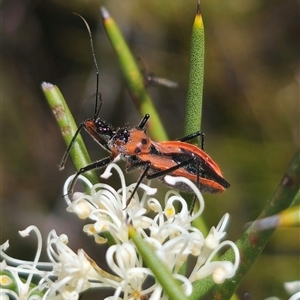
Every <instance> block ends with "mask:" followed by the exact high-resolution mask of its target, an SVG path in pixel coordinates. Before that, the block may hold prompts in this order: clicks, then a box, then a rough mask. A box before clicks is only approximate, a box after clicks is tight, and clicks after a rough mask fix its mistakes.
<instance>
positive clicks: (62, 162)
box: [59, 123, 84, 170]
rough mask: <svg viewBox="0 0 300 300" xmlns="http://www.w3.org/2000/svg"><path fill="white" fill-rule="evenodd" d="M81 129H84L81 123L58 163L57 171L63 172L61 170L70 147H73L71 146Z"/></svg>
mask: <svg viewBox="0 0 300 300" xmlns="http://www.w3.org/2000/svg"><path fill="white" fill-rule="evenodd" d="M83 127H84V123H81V124H80V125H79V126H78V128H77V130H76V132H75V134H74V136H73V137H72V140H71V142H70V144H69V146H68V147H67V150H66V152H65V153H64V156H63V158H62V160H61V162H60V164H59V169H60V170H63V169H64V167H65V163H66V160H67V158H68V156H69V154H70V152H71V149H72V147H73V145H74V142H75V140H76V137H77V135H78V134H79V133H80V131H81V129H82V128H83Z"/></svg>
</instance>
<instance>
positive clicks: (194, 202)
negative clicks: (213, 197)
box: [189, 160, 200, 215]
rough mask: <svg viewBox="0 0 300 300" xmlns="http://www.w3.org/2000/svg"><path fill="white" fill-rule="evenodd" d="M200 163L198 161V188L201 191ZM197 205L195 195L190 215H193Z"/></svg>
mask: <svg viewBox="0 0 300 300" xmlns="http://www.w3.org/2000/svg"><path fill="white" fill-rule="evenodd" d="M199 170H200V162H199V160H197V188H198V190H199V191H200V171H199ZM195 204H196V195H195V194H194V197H193V201H192V203H191V207H190V211H189V214H190V215H192V213H193V211H194V208H195Z"/></svg>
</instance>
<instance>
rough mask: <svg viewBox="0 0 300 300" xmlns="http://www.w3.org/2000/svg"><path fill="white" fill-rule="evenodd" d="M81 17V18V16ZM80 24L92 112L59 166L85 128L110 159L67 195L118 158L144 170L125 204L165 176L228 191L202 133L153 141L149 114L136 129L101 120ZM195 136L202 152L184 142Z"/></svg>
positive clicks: (100, 162) (204, 188)
mask: <svg viewBox="0 0 300 300" xmlns="http://www.w3.org/2000/svg"><path fill="white" fill-rule="evenodd" d="M80 17H81V16H80ZM81 18H82V19H83V17H81ZM83 21H84V22H85V24H86V26H87V29H88V32H89V35H90V42H91V48H92V52H93V59H94V65H95V67H96V74H97V86H96V88H97V90H96V99H95V110H94V116H93V118H92V119H87V120H86V121H84V122H83V123H81V124H80V125H79V127H78V129H77V131H76V133H75V135H74V137H73V139H72V141H71V142H70V144H69V146H68V148H67V150H66V152H65V154H64V156H63V159H62V162H61V164H60V167H61V169H62V168H63V167H64V164H65V162H66V159H67V157H68V154H69V152H70V150H71V148H72V145H73V144H74V141H75V139H76V137H77V135H78V134H79V132H80V131H81V129H82V128H84V129H85V130H86V131H87V132H88V133H89V135H91V136H92V137H93V139H94V140H95V141H96V142H97V143H98V144H99V145H100V146H101V147H103V148H104V149H105V150H107V151H108V152H110V156H108V157H106V158H103V159H101V160H98V161H95V162H93V163H91V164H89V165H87V166H85V167H83V168H81V169H80V170H79V171H78V172H77V173H76V175H75V177H74V179H73V181H72V182H71V184H70V188H69V191H68V192H69V193H72V192H73V188H74V185H75V183H76V181H77V178H78V176H79V175H80V174H82V173H85V172H87V171H90V170H93V169H99V168H103V167H105V166H107V165H108V164H110V163H111V162H113V161H114V160H115V159H117V158H119V157H120V158H121V159H123V160H125V161H126V162H127V165H126V170H127V171H131V170H134V169H137V168H139V169H142V170H143V171H142V174H141V175H140V178H139V180H138V182H137V184H136V186H135V188H134V190H133V191H132V193H131V196H130V197H129V199H128V200H127V205H128V204H129V202H130V200H131V198H132V197H133V195H134V193H135V192H136V190H137V189H138V186H139V184H140V183H141V181H142V180H143V179H144V178H147V179H154V178H157V179H159V180H161V181H162V182H164V183H165V184H167V183H166V182H165V181H164V176H165V175H167V174H169V175H172V176H184V177H186V178H188V179H190V180H191V181H192V182H194V183H195V184H196V185H197V187H198V188H199V190H201V191H202V192H209V193H217V192H223V191H224V190H225V189H226V188H228V187H229V186H230V184H229V183H228V182H227V181H226V180H225V179H224V178H223V176H222V173H221V170H220V168H219V167H218V165H217V164H216V163H215V162H214V161H213V160H212V159H211V158H210V157H209V156H208V155H207V153H206V152H204V150H203V148H204V147H203V144H204V140H203V139H204V134H203V133H202V132H200V131H199V132H196V133H193V134H191V135H188V136H186V137H183V138H181V139H179V140H177V141H165V142H155V141H153V140H151V139H150V138H149V136H148V135H147V133H146V124H147V121H148V119H149V118H150V116H149V115H148V114H146V115H145V116H144V117H143V118H142V120H141V122H140V123H139V124H138V125H137V126H136V127H134V128H131V129H130V128H128V127H127V126H124V127H121V128H118V129H115V128H113V127H112V126H110V125H108V124H107V123H106V122H105V121H103V120H101V119H100V117H99V114H100V109H101V105H102V100H101V97H99V93H98V87H99V69H98V65H97V62H96V58H95V54H94V48H93V41H92V36H91V32H90V29H89V26H88V24H87V22H86V21H85V20H84V19H83ZM100 101H101V102H100ZM98 102H100V105H98ZM197 136H201V137H202V145H201V148H202V149H200V148H198V147H197V146H195V145H192V144H189V143H186V141H188V140H191V139H193V138H195V137H197ZM176 188H177V189H179V190H181V191H187V192H191V191H190V189H189V187H188V186H187V185H185V184H183V183H182V184H178V185H177V186H176Z"/></svg>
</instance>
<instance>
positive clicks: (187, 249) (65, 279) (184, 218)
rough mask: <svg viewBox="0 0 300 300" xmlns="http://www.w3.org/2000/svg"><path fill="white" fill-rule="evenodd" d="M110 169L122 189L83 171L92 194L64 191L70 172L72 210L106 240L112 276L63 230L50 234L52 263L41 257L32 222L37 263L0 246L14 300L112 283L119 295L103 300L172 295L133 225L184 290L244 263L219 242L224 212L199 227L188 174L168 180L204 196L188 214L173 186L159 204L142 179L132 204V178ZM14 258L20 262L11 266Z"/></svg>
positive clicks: (60, 295) (61, 295) (70, 294)
mask: <svg viewBox="0 0 300 300" xmlns="http://www.w3.org/2000/svg"><path fill="white" fill-rule="evenodd" d="M112 169H115V170H116V171H117V173H118V174H119V176H120V180H121V188H120V189H119V190H115V189H113V188H112V187H111V186H109V185H107V184H104V183H99V184H96V185H94V186H92V185H91V184H90V183H89V182H88V181H87V179H86V178H84V177H83V176H80V179H81V180H84V181H85V183H86V184H87V185H88V186H89V187H90V194H89V195H87V194H83V193H75V194H74V195H73V197H72V200H71V199H70V198H69V196H68V195H67V190H68V185H69V184H70V181H71V180H72V177H70V178H69V179H68V180H67V181H66V183H65V187H64V194H65V195H66V196H65V199H66V202H67V204H68V208H67V210H68V211H69V212H73V213H76V214H77V215H78V217H79V218H81V219H89V220H91V221H92V222H91V223H90V224H87V225H85V226H84V231H85V232H86V233H87V234H88V235H92V236H94V239H95V241H96V243H106V242H107V243H108V245H109V248H108V250H107V253H106V261H107V264H108V266H109V267H110V269H111V270H112V272H113V273H114V274H115V275H113V274H110V273H108V272H106V271H104V270H102V269H101V268H100V267H99V266H97V264H96V263H95V262H94V261H93V260H92V259H91V258H90V257H88V255H87V254H86V253H85V252H84V250H83V249H79V250H78V252H77V253H75V252H73V251H72V250H71V249H70V248H69V247H68V246H67V242H68V238H67V236H66V235H60V236H58V235H57V234H56V232H55V231H54V230H52V231H51V232H50V233H49V236H48V240H47V253H48V257H49V260H50V262H49V263H40V262H38V260H39V257H40V252H41V239H42V238H41V235H40V233H39V231H38V229H37V228H36V227H34V226H30V227H28V228H27V229H26V234H28V233H29V232H30V231H32V230H33V231H35V232H36V234H37V236H38V247H37V254H36V257H35V259H34V261H33V262H25V261H20V260H16V259H13V258H11V257H9V256H7V255H6V254H5V252H4V251H5V250H6V248H7V247H8V243H5V244H4V245H2V246H1V248H0V251H1V252H0V255H1V256H2V258H3V259H4V261H3V262H2V265H1V269H2V270H3V272H6V271H8V272H10V273H8V274H9V275H7V274H6V273H3V272H2V277H1V282H0V283H1V287H2V288H3V289H2V294H6V295H13V296H14V297H15V298H16V299H78V297H79V294H80V293H81V292H83V291H85V290H87V289H90V288H94V287H100V288H101V287H111V288H114V289H115V292H114V295H113V296H110V297H107V298H106V300H108V299H109V300H112V299H115V300H117V299H148V297H150V298H149V299H151V300H156V299H168V296H167V295H166V294H165V292H164V289H163V287H162V286H161V284H160V283H159V282H158V281H157V279H156V278H155V277H154V275H153V272H152V270H151V269H149V268H147V267H146V266H145V262H144V260H143V256H142V255H141V254H140V253H139V251H138V250H137V247H136V245H135V244H134V243H133V241H132V240H131V238H130V234H129V231H130V228H132V227H133V228H134V229H135V230H136V231H137V232H138V233H139V235H140V236H142V237H143V239H144V240H145V242H146V243H147V245H149V248H151V249H152V251H153V253H154V255H156V256H157V257H158V259H159V260H160V261H161V262H162V264H165V265H166V266H167V269H168V270H169V271H170V273H171V274H172V275H173V277H174V278H176V280H177V281H178V282H180V283H181V288H182V291H183V293H184V294H185V295H186V296H188V295H190V294H191V293H192V283H193V282H194V281H196V280H199V279H201V278H204V277H206V276H208V275H212V277H213V280H214V281H215V282H216V283H222V282H223V281H224V280H225V279H226V278H230V277H232V276H233V275H234V273H235V271H236V269H237V266H238V264H239V253H238V250H237V247H236V245H235V244H234V243H232V242H231V241H223V242H221V239H222V238H223V237H224V235H225V231H224V230H225V227H226V224H227V222H228V219H229V216H228V214H225V215H224V217H223V218H222V220H221V221H220V223H219V225H218V226H217V227H216V228H215V227H213V228H212V229H211V231H210V232H209V234H208V236H207V237H206V238H205V237H204V236H203V234H202V233H201V232H200V231H199V230H198V229H197V228H194V227H193V226H192V221H193V220H195V219H196V218H198V217H199V215H201V213H202V212H203V210H204V200H203V198H202V195H201V193H200V192H199V190H198V189H197V187H196V186H195V185H194V184H193V183H191V182H190V181H189V180H187V179H186V178H180V177H171V176H166V178H165V180H167V181H168V183H169V184H176V182H178V181H183V182H184V183H185V184H188V185H189V186H190V188H191V189H192V190H194V192H195V194H196V196H197V199H198V202H199V210H198V211H197V212H195V213H194V214H190V212H189V210H188V207H187V204H186V202H185V200H184V199H183V198H182V197H181V195H180V194H179V193H177V192H176V191H172V190H170V191H168V192H167V193H166V195H165V198H164V201H163V202H164V204H163V205H162V204H161V203H160V202H159V201H158V200H157V199H156V198H154V197H153V194H154V193H155V192H156V189H153V188H151V187H149V185H145V184H140V186H139V189H141V190H143V191H144V193H143V195H142V196H141V198H140V197H139V195H138V193H135V195H134V196H133V197H132V200H131V202H130V203H129V204H128V205H127V203H126V201H127V199H128V197H129V196H130V195H131V193H132V191H133V189H134V187H135V184H132V185H130V186H128V187H127V186H126V183H125V178H124V175H123V173H122V171H121V169H120V168H119V166H118V165H116V164H113V163H112V164H110V165H109V166H108V167H107V168H106V170H105V172H104V173H103V175H102V177H104V178H105V177H106V178H107V177H109V176H111V170H112ZM177 204H179V205H177ZM177 207H180V208H179V209H178V208H177ZM149 214H150V215H151V217H150V216H149ZM24 232H25V231H24ZM225 245H227V246H228V245H229V246H230V247H232V248H233V249H234V252H235V263H234V264H233V263H231V262H229V261H215V260H213V258H214V256H215V255H216V253H217V252H218V251H219V249H221V248H222V247H224V246H225ZM189 255H193V256H195V257H197V260H196V264H195V266H194V269H193V270H192V272H191V273H190V275H189V276H188V277H186V276H184V275H183V274H182V273H181V272H180V271H181V267H183V265H184V263H185V262H186V260H187V257H188V256H189ZM12 264H14V265H17V267H12V266H10V265H12ZM47 269H48V270H47ZM20 273H25V274H29V275H28V277H27V281H26V282H25V283H23V282H22V281H21V280H20V277H19V276H20V275H19V274H20ZM3 276H8V277H3ZM33 276H34V277H35V278H36V277H37V278H40V279H39V282H38V283H36V285H31V284H30V283H31V281H32V278H33ZM146 279H150V280H147V284H146V285H145V282H146ZM10 280H12V281H14V282H15V285H16V286H17V289H16V291H14V292H12V291H11V289H10V288H9V287H8V285H7V284H8V283H9V281H10ZM148 281H149V282H148ZM37 292H39V294H38V293H37ZM12 293H14V294H12ZM36 295H38V296H36Z"/></svg>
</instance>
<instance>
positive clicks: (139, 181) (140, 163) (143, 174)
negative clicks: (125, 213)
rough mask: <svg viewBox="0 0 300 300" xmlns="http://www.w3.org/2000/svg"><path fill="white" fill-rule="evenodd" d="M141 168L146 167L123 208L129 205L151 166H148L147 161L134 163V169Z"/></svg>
mask: <svg viewBox="0 0 300 300" xmlns="http://www.w3.org/2000/svg"><path fill="white" fill-rule="evenodd" d="M141 166H146V168H145V170H144V172H143V173H142V175H141V176H140V178H139V180H138V182H137V183H136V185H135V187H134V189H133V191H132V193H131V195H130V196H129V198H128V199H127V200H126V207H125V208H127V206H128V205H129V203H130V201H131V199H132V197H133V196H134V194H135V193H136V191H137V189H138V188H139V185H140V184H141V182H142V180H143V179H144V178H145V177H146V175H147V173H148V171H149V169H150V166H151V164H150V162H149V161H145V162H144V161H143V162H138V163H136V164H135V165H134V168H136V167H141Z"/></svg>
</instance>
